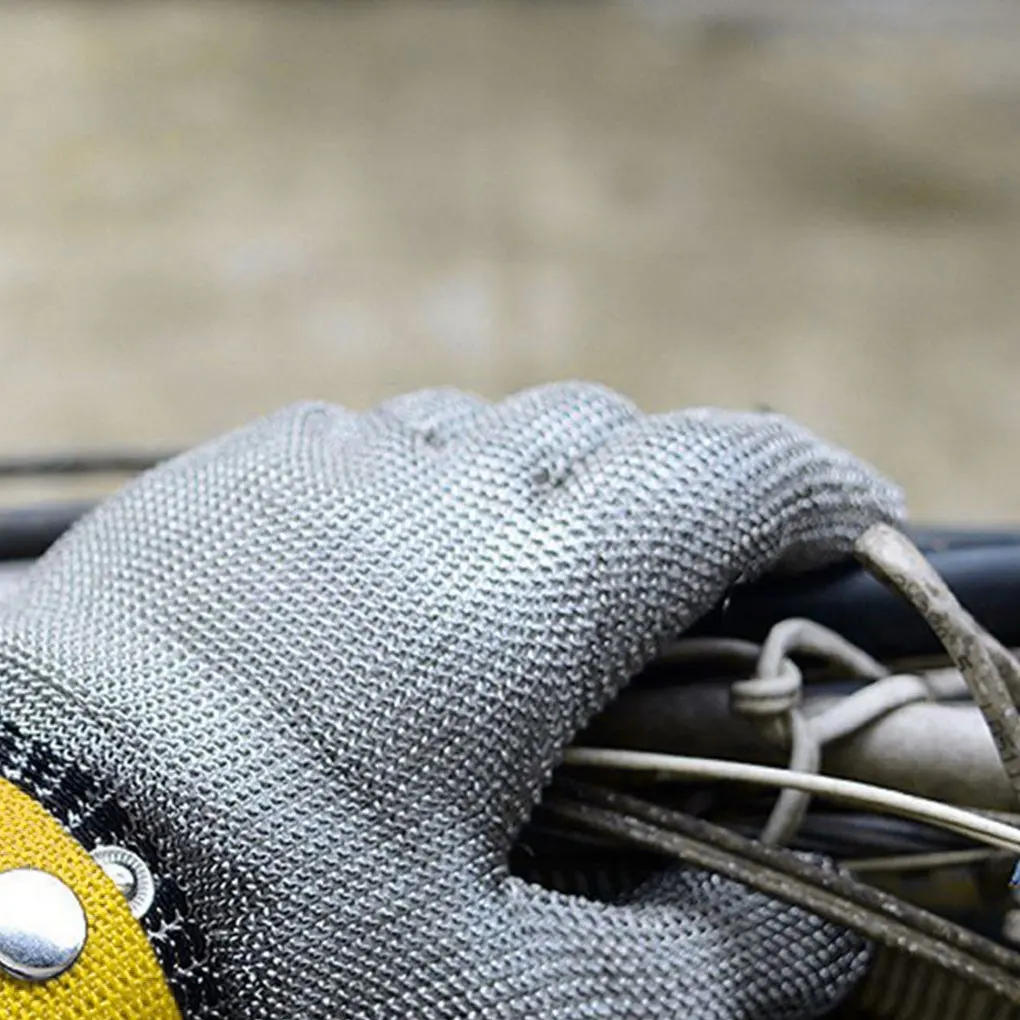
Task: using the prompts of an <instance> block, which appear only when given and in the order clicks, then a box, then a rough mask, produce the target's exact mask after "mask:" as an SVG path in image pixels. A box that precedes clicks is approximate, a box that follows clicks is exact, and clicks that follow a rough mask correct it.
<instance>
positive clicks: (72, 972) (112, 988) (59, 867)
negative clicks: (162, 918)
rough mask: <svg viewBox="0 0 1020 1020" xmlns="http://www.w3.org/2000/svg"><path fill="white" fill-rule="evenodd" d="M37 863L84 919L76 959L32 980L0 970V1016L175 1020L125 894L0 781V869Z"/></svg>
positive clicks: (15, 1019) (5, 1019) (4, 1019)
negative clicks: (68, 893)
mask: <svg viewBox="0 0 1020 1020" xmlns="http://www.w3.org/2000/svg"><path fill="white" fill-rule="evenodd" d="M14 868H38V869H40V870H41V871H45V872H48V873H49V874H51V875H54V876H56V877H57V878H59V879H60V880H61V881H62V882H64V883H65V884H66V885H67V886H68V887H69V888H70V889H72V890H73V891H74V893H75V895H76V896H77V897H78V900H79V901H80V903H81V905H82V907H83V908H84V910H85V916H86V918H87V921H88V940H87V942H86V943H85V948H84V950H83V951H82V954H81V956H80V957H79V958H78V960H77V962H76V963H75V964H74V966H72V967H71V968H70V969H69V970H68V971H67V972H65V973H64V974H62V975H60V976H59V977H56V978H53V979H52V980H49V981H44V982H40V983H31V982H26V981H19V980H16V979H14V978H11V977H8V976H7V975H6V974H4V973H2V972H0V1020H43V1018H45V1020H83V1018H89V1020H92V1018H96V1020H98V1018H100V1017H101V1018H104V1020H114V1018H116V1020H135V1018H137V1020H143V1018H144V1020H181V1016H180V1013H179V1012H178V1010H177V1006H176V1004H175V1002H174V998H173V995H172V994H171V992H170V989H169V988H168V987H167V984H166V980H165V979H164V977H163V971H162V970H161V968H160V966H159V962H158V961H157V959H156V957H155V955H154V953H153V951H152V947H151V946H150V945H149V941H148V939H147V938H146V935H145V932H144V931H143V930H142V928H141V925H140V924H139V923H138V921H137V920H136V919H135V918H134V917H133V916H132V915H131V911H130V910H129V909H128V904H127V900H125V898H124V896H123V895H122V894H121V892H120V891H119V890H118V889H117V887H116V886H115V885H114V883H113V881H112V880H111V879H110V878H109V877H107V875H106V874H105V873H104V872H103V870H102V869H101V868H100V867H99V865H98V864H96V862H95V861H94V860H93V859H92V857H91V856H89V854H88V853H87V852H86V851H85V850H84V848H83V847H82V846H81V845H80V844H79V843H78V842H77V841H76V840H74V839H73V838H72V837H71V836H69V835H68V834H67V832H65V831H64V829H63V828H62V827H61V826H60V824H59V823H58V822H57V821H56V819H54V818H53V817H52V816H51V815H50V814H48V813H47V812H46V811H45V810H44V809H43V808H42V807H41V806H40V805H39V804H37V803H36V802H35V801H34V800H32V799H31V798H30V797H28V796H27V795H26V794H24V793H22V792H21V791H20V790H19V789H18V788H17V787H15V786H13V785H12V784H11V783H8V782H5V781H4V780H0V872H4V871H10V870H12V869H14Z"/></svg>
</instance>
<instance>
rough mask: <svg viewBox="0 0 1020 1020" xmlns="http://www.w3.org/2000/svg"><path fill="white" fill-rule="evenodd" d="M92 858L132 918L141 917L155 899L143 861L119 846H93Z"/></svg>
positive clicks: (150, 879)
mask: <svg viewBox="0 0 1020 1020" xmlns="http://www.w3.org/2000/svg"><path fill="white" fill-rule="evenodd" d="M92 859H93V860H94V861H95V862H96V864H98V865H99V866H100V867H101V868H102V869H103V871H105V872H106V874H107V876H108V877H109V878H110V879H111V880H112V881H113V884H114V885H116V887H117V888H118V889H119V890H120V891H121V894H122V895H123V896H124V898H125V899H126V900H127V901H128V907H129V909H130V910H131V913H132V914H133V915H134V916H135V917H136V918H141V917H144V916H145V915H146V913H148V910H149V907H151V906H152V901H153V900H154V899H155V898H156V883H155V882H154V881H153V878H152V873H151V872H150V871H149V869H148V867H147V866H146V863H145V861H143V860H142V859H141V857H139V856H138V854H135V853H132V852H131V851H130V850H125V849H123V848H122V847H119V846H97V847H96V848H95V850H93V851H92Z"/></svg>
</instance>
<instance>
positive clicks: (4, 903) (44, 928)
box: [0, 868, 88, 981]
mask: <svg viewBox="0 0 1020 1020" xmlns="http://www.w3.org/2000/svg"><path fill="white" fill-rule="evenodd" d="M87 935H88V924H87V922H86V920H85V911H84V910H83V909H82V905H81V903H80V902H79V901H78V897H77V896H75V894H74V893H73V892H72V891H71V890H70V889H69V888H68V887H67V886H66V885H65V884H64V883H63V882H61V881H60V879H59V878H56V877H55V876H53V875H50V874H48V873H47V872H45V871H39V870H37V869H36V868H15V869H14V870H13V871H4V872H0V970H3V971H6V972H7V973H8V974H9V975H11V977H15V978H20V979H21V980H23V981H49V980H50V979H51V978H55V977H58V976H59V975H61V974H63V973H64V971H65V970H67V969H68V968H69V967H71V966H72V965H73V964H74V962H75V960H77V959H78V957H79V956H81V951H82V950H83V949H84V948H85V939H86V937H87Z"/></svg>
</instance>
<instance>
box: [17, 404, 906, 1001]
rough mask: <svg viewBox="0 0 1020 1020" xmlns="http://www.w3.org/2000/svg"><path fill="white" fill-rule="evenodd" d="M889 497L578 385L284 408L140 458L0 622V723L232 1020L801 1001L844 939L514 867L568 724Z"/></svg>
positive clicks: (847, 959)
mask: <svg viewBox="0 0 1020 1020" xmlns="http://www.w3.org/2000/svg"><path fill="white" fill-rule="evenodd" d="M898 512H899V508H898V495H897V494H896V492H895V491H894V490H893V489H892V488H891V487H889V486H888V485H887V484H886V483H884V482H883V481H882V480H881V479H879V478H877V477H876V476H875V475H874V474H872V473H871V472H870V471H869V470H868V469H866V468H865V467H863V466H862V465H861V464H859V463H858V462H857V461H856V460H854V459H853V458H852V457H850V456H849V455H848V454H845V453H843V452H840V451H837V450H834V449H832V448H830V447H828V446H825V445H823V444H821V443H820V442H818V441H817V440H816V439H814V438H813V437H812V436H810V435H809V434H807V433H806V432H804V431H802V430H801V429H800V428H798V427H796V426H794V425H792V424H790V423H789V422H787V421H786V420H784V419H782V418H779V417H776V416H771V415H760V414H748V415H743V414H732V413H725V412H719V411H704V410H699V411H687V412H680V413H676V414H668V415H661V416H644V415H642V414H640V413H639V412H637V411H636V410H635V409H634V408H633V407H632V406H631V405H630V404H629V403H627V402H626V401H624V400H623V399H621V398H620V397H618V396H616V395H614V394H612V393H609V392H607V391H605V390H603V389H600V388H597V387H590V386H584V385H560V386H552V387H547V388H543V389H538V390H534V391H529V392H526V393H523V394H521V395H518V396H516V397H513V398H511V399H509V400H506V401H505V402H503V403H500V404H497V405H487V404H484V403H482V402H480V401H478V400H475V399H474V398H471V397H467V396H463V395H460V394H457V393H451V392H439V393H424V394H418V395H415V396H411V397H408V398H403V399H398V400H396V401H393V402H391V403H388V404H386V405H384V406H382V407H380V408H378V409H376V410H374V411H372V412H369V413H364V414H353V413H348V412H346V411H344V410H341V409H339V408H337V407H330V406H322V405H311V406H300V407H296V408H291V409H288V410H285V411H283V412H281V413H279V414H277V415H275V416H273V417H270V418H268V419H265V420H263V421H259V422H256V423H255V424H253V425H251V426H249V427H247V428H244V429H242V430H240V431H238V432H236V433H233V434H231V435H228V436H226V437H224V438H221V439H219V440H218V441H215V442H213V443H210V444H208V445H206V446H204V447H201V448H199V449H197V450H195V451H193V452H191V453H189V454H187V455H185V456H183V457H180V458H178V459H176V460H174V461H172V462H170V463H168V464H167V465H165V466H163V467H160V468H158V469H157V470H155V471H153V472H151V473H149V474H147V475H145V476H143V477H142V478H140V479H139V480H138V481H136V482H135V483H134V484H132V485H130V486H128V487H127V488H126V489H125V490H123V491H122V492H121V493H120V494H118V495H117V496H116V497H114V498H113V499H111V500H110V501H108V502H107V503H106V504H104V505H103V506H102V507H101V508H100V509H99V510H98V511H97V512H95V513H94V514H93V515H92V516H91V517H90V518H88V519H87V520H86V521H84V522H83V523H82V524H80V525H79V526H77V527H76V528H75V529H74V530H73V531H72V532H71V534H70V535H69V536H67V537H66V538H65V539H64V540H63V541H61V542H60V543H59V544H58V545H57V547H56V548H54V549H53V550H52V551H51V553H50V554H49V555H48V556H47V557H46V558H45V559H44V560H43V562H42V563H41V564H40V565H39V566H38V567H37V568H36V569H35V570H34V572H33V573H32V575H31V577H30V580H29V582H28V583H27V585H26V587H25V588H24V590H23V591H22V592H21V594H20V596H19V597H18V598H17V599H15V600H14V601H13V602H11V603H10V604H9V605H7V606H6V607H5V608H4V609H3V611H2V613H0V720H4V721H5V722H7V723H9V724H13V725H14V726H15V727H16V728H17V731H18V732H19V733H23V734H25V736H26V739H31V740H32V741H35V742H37V743H38V744H39V745H40V746H44V747H46V748H47V750H48V752H52V753H53V754H54V755H56V756H57V757H58V758H60V759H61V760H66V761H72V762H74V763H75V769H76V770H78V771H80V772H81V773H82V774H84V775H87V776H89V777H92V778H94V779H95V780H96V782H98V784H99V786H100V787H101V789H103V790H104V791H106V792H107V794H108V796H109V798H110V799H112V800H113V801H114V802H115V803H116V805H117V809H118V811H121V812H123V813H124V814H125V815H126V817H128V818H130V819H131V820H132V824H133V825H135V826H136V827H137V828H139V829H140V830H141V831H143V832H144V833H145V838H146V840H147V841H148V843H147V845H149V846H151V847H152V848H154V852H155V853H156V855H157V857H158V862H157V866H158V869H160V870H161V871H165V872H166V873H168V874H170V875H172V876H173V877H174V879H175V881H176V882H177V883H178V884H179V885H180V886H181V887H182V888H183V890H184V891H185V893H186V894H187V897H188V901H189V903H190V910H191V911H193V913H194V918H195V919H196V921H197V923H198V925H199V926H200V928H201V929H202V930H203V931H204V933H205V937H206V939H207V942H208V958H207V959H206V960H199V961H192V966H193V967H197V968H201V967H209V968H210V969H211V970H212V972H213V973H214V974H215V977H216V979H217V980H218V981H219V983H220V985H221V988H222V999H221V1004H220V1005H219V1006H217V1007H212V1006H209V1007H207V1008H206V1007H198V1006H196V1007H195V1008H194V1010H193V1012H194V1013H195V1014H196V1015H197V1014H198V1013H201V1014H202V1015H208V1016H213V1015H215V1016H222V1017H229V1018H237V1020H268V1018H277V1020H297V1018H300V1020H318V1018H322V1020H327V1018H329V1020H348V1018H351V1020H354V1018H372V1020H406V1018H408V1017H414V1018H421V1020H455V1018H468V1017H473V1018H486V1020H490V1018H491V1020H497V1018H498V1020H524V1018H541V1020H566V1018H570V1020H575V1018H578V1020H579V1018H601V1020H617V1018H625V1017H626V1018H649V1020H656V1018H661V1020H675V1018H678V1017H692V1018H697V1020H714V1018H729V1017H732V1018H772V1017H783V1018H799V1017H814V1016H817V1015H820V1014H821V1013H823V1012H824V1011H825V1010H827V1009H828V1008H829V1007H831V1006H832V1005H833V1004H834V1002H836V1001H837V1000H838V999H839V998H840V997H841V996H842V995H843V994H844V993H845V992H846V991H847V990H848V988H849V986H850V985H851V984H852V982H853V981H854V980H855V979H856V977H857V976H858V975H859V974H860V972H861V969H862V967H863V966H864V965H865V962H866V957H867V947H866V946H865V945H864V944H863V942H862V941H861V940H860V939H858V938H857V937H856V936H855V935H853V934H851V933H847V932H842V931H840V930H838V929H835V928H833V927H831V926H830V925H828V924H826V923H823V922H822V921H820V920H818V919H816V918H813V917H811V916H810V915H808V914H806V913H804V912H803V911H801V910H797V909H793V908H788V907H786V906H785V905H782V904H779V903H776V902H773V901H770V900H769V899H767V898H766V897H764V896H762V895H760V894H758V893H754V892H751V891H749V890H747V889H745V888H743V887H741V886H738V885H735V884H733V883H730V882H727V881H723V880H721V879H719V878H718V877H716V876H712V875H707V874H703V873H699V872H694V871H691V872H674V873H669V874H667V875H665V876H663V877H662V878H661V879H658V880H656V881H655V882H654V883H653V884H651V885H649V886H647V887H645V888H643V889H641V890H639V892H638V893H637V895H636V896H635V897H633V898H632V900H631V901H629V902H626V903H620V904H612V905H605V904H596V903H593V902H589V901H587V900H584V899H580V898H571V897H566V896H562V895H558V894H554V893H550V892H546V891H543V890H541V889H538V888H537V887H533V886H531V885H528V884H526V883H524V882H522V881H520V880H517V879H514V878H511V877H509V876H508V874H507V865H506V861H507V854H508V850H509V847H510V844H511V842H512V840H513V838H514V835H515V834H516V832H517V831H518V830H519V828H520V826H521V824H522V822H523V820H524V819H525V818H526V816H527V815H528V813H529V811H530V810H531V808H532V806H533V805H534V804H535V802H536V801H537V799H538V798H539V796H540V793H541V790H542V787H543V785H544V784H545V783H546V782H547V780H548V779H549V777H550V774H551V772H552V770H553V768H554V766H555V765H556V763H557V761H558V760H559V758H560V756H561V752H562V751H563V749H564V747H565V745H566V744H567V743H568V742H569V741H570V740H571V739H572V737H573V736H574V734H575V733H576V732H577V731H578V729H579V728H580V727H581V726H582V725H583V724H584V723H585V722H586V721H587V720H589V719H590V718H591V717H592V715H593V714H594V713H596V712H598V711H599V710H600V709H602V708H603V707H604V706H606V704H607V703H608V702H609V701H610V700H611V699H612V697H613V696H614V694H615V693H616V692H617V691H619V689H620V688H621V686H622V685H623V684H624V683H626V681H627V680H628V678H629V677H631V676H632V675H634V673H635V672H637V671H638V670H639V669H641V667H642V666H643V665H644V664H645V663H647V662H648V661H649V659H650V658H651V657H652V656H653V655H654V654H655V652H656V649H657V648H658V647H659V646H660V645H661V643H662V642H663V641H664V640H666V639H668V638H670V637H672V636H675V635H677V634H678V633H679V632H681V631H683V630H684V628H685V627H687V626H688V625H689V624H690V623H691V622H692V621H693V620H695V619H696V618H697V617H698V616H699V615H700V614H702V613H704V612H705V611H707V610H708V609H709V608H710V607H711V606H713V605H714V604H715V603H716V602H717V601H718V600H719V599H720V598H721V597H722V596H723V595H724V594H725V592H726V591H727V589H728V588H730V586H732V585H733V584H734V583H735V582H736V581H738V580H741V579H748V578H751V577H753V576H755V575H757V574H759V573H761V572H762V571H764V570H766V569H769V568H776V567H780V568H784V569H796V568H805V567H808V566H813V565H818V564H820V563H823V562H825V561H828V560H831V559H833V558H835V557H837V556H839V555H842V554H845V553H846V552H847V551H848V550H849V549H850V546H851V543H852V541H853V540H854V539H855V538H856V537H857V536H858V535H859V534H860V533H861V531H862V530H863V529H864V528H865V527H866V526H867V525H869V524H871V523H873V522H875V521H877V520H881V519H890V518H894V517H895V516H896V515H897V514H898Z"/></svg>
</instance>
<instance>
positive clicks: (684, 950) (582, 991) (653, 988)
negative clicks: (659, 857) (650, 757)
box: [487, 869, 870, 1020]
mask: <svg viewBox="0 0 1020 1020" xmlns="http://www.w3.org/2000/svg"><path fill="white" fill-rule="evenodd" d="M504 892H505V896H506V901H505V904H504V910H503V911H501V912H500V911H498V912H497V914H498V915H499V916H500V917H501V920H502V922H503V925H502V927H501V928H500V929H499V930H498V931H497V930H493V931H492V932H491V933H489V934H488V936H487V937H488V938H490V939H496V940H499V941H500V942H503V941H504V940H505V945H506V946H508V947H510V946H515V945H518V946H526V947H528V951H527V952H526V953H525V954H524V956H523V958H520V957H518V958H517V959H516V960H514V958H513V957H512V956H510V957H509V958H510V959H511V960H512V961H514V962H516V963H517V965H518V967H519V968H520V970H521V971H522V973H518V974H517V975H515V976H513V977H508V978H507V982H508V983H509V984H510V985H511V986H513V987H517V988H519V989H520V992H519V994H520V996H521V998H522V1000H523V1001H525V1002H527V1003H528V1005H529V1013H530V1014H531V1015H533V1016H570V1017H578V1018H581V1017H593V1018H594V1017H599V1018H600V1020H618V1018H619V1020H623V1018H628V1020H631V1018H638V1017H640V1018H644V1020H673V1018H675V1017H678V1016H691V1017H698V1018H699V1020H737V1018H746V1017H754V1018H755V1020H773V1018H775V1020H779V1018H782V1020H809V1018H815V1017H820V1016H823V1015H827V1014H828V1013H829V1012H830V1011H831V1010H832V1009H833V1008H834V1007H835V1006H836V1005H838V1004H839V1002H840V1001H842V999H843V998H844V997H845V996H846V995H847V994H848V993H849V992H850V991H851V990H852V988H853V987H854V985H855V984H856V982H857V981H858V980H859V979H860V977H861V976H862V975H863V972H864V970H865V968H866V966H867V964H868V961H869V959H870V949H869V946H868V944H867V943H866V942H865V941H864V940H863V939H861V938H860V937H859V936H857V935H856V934H855V933H853V932H848V931H845V930H843V929H841V928H839V927H838V926H835V925H832V924H830V923H828V922H826V921H823V920H821V919H820V918H818V917H815V916H814V915H812V914H810V913H808V912H807V911H804V910H802V909H800V908H797V907H791V906H787V905H786V904H783V903H781V902H779V901H777V900H773V899H771V898H769V897H768V896H766V895H765V894H763V893H759V892H757V891H755V890H752V889H749V888H747V887H746V886H742V885H740V884H738V883H736V882H732V881H730V880H728V879H724V878H722V877H720V876H718V875H714V874H711V873H709V872H703V871H696V870H689V869H673V870H670V871H667V872H666V873H664V874H663V875H662V876H660V877H658V878H656V879H653V880H652V881H651V882H650V883H647V884H646V885H645V886H644V887H642V888H641V889H639V890H638V892H637V893H636V894H635V895H634V896H633V897H631V898H630V900H629V901H627V902H623V903H617V904H600V903H593V902H591V901H588V900H584V899H581V898H579V897H570V896H564V895H561V894H558V893H550V892H546V891H545V890H540V889H537V888H535V887H532V886H528V885H526V884H524V883H522V882H519V881H518V880H510V881H509V882H508V883H507V885H506V888H505V890H504ZM508 956H509V954H508V953H506V952H504V953H502V954H501V953H500V952H499V951H498V950H497V949H495V948H493V950H492V951H491V952H490V953H489V954H488V958H489V959H491V960H497V961H503V960H506V959H507V958H508ZM491 977H492V978H493V979H496V978H497V977H498V975H496V974H492V975H491Z"/></svg>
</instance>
